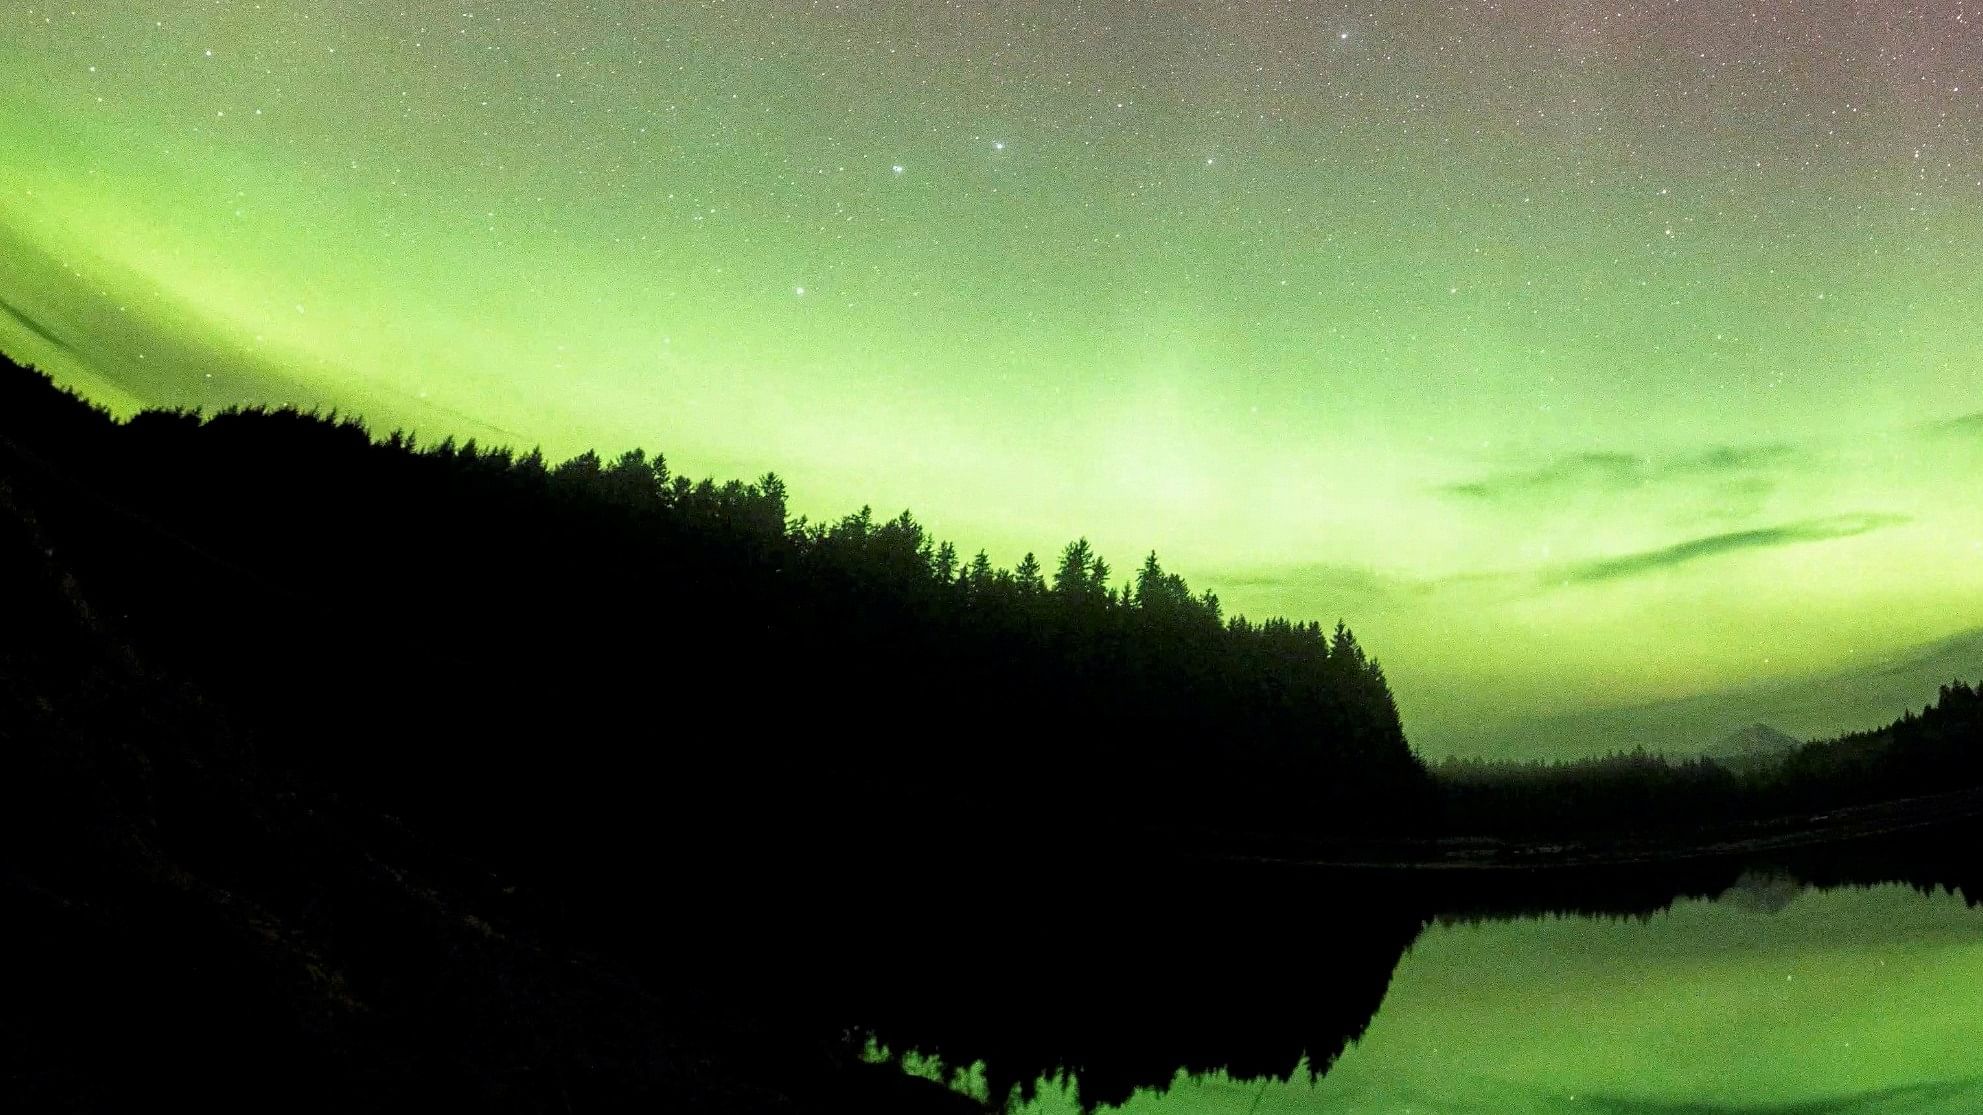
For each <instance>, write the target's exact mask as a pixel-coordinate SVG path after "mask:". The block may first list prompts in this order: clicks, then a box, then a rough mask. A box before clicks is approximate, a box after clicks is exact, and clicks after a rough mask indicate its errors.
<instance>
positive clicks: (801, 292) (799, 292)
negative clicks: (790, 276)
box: [792, 286, 806, 298]
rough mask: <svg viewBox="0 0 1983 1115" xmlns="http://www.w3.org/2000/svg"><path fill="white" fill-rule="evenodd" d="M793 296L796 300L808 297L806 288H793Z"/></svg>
mask: <svg viewBox="0 0 1983 1115" xmlns="http://www.w3.org/2000/svg"><path fill="white" fill-rule="evenodd" d="M792 296H793V297H795V298H804V297H805V296H806V288H805V287H802V286H795V287H793V288H792Z"/></svg>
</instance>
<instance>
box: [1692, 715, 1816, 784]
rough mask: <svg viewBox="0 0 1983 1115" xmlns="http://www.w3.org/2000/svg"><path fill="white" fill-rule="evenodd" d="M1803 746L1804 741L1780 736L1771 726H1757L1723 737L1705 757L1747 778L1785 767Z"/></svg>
mask: <svg viewBox="0 0 1983 1115" xmlns="http://www.w3.org/2000/svg"><path fill="white" fill-rule="evenodd" d="M1802 746H1804V741H1803V740H1800V739H1798V738H1796V737H1795V736H1790V735H1786V734H1784V733H1783V732H1779V731H1777V730H1776V729H1775V728H1772V727H1770V726H1769V725H1768V724H1763V723H1755V724H1751V725H1749V726H1748V727H1746V728H1737V729H1736V730H1734V731H1732V732H1730V733H1728V734H1727V735H1725V736H1723V737H1721V738H1720V739H1718V740H1716V741H1715V742H1714V743H1713V744H1711V745H1709V746H1708V747H1707V748H1706V749H1705V750H1704V751H1702V754H1703V755H1705V756H1707V757H1708V758H1710V759H1713V760H1714V761H1715V762H1717V763H1720V764H1721V765H1722V766H1724V767H1727V768H1728V769H1729V770H1732V771H1735V772H1736V773H1738V774H1745V773H1749V772H1752V771H1757V770H1762V769H1764V768H1766V767H1771V766H1774V765H1776V764H1778V763H1781V762H1782V761H1783V760H1784V758H1785V757H1786V756H1788V755H1789V754H1790V753H1791V752H1792V751H1795V750H1796V749H1797V748H1799V747H1802Z"/></svg>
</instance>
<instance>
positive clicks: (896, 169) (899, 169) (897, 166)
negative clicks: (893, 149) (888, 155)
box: [888, 163, 902, 174]
mask: <svg viewBox="0 0 1983 1115" xmlns="http://www.w3.org/2000/svg"><path fill="white" fill-rule="evenodd" d="M888 169H890V170H892V171H894V172H895V173H897V174H900V173H902V164H901V163H897V164H895V165H894V166H892V167H889V168H888Z"/></svg>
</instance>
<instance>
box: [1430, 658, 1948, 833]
mask: <svg viewBox="0 0 1983 1115" xmlns="http://www.w3.org/2000/svg"><path fill="white" fill-rule="evenodd" d="M1432 770H1433V773H1434V775H1435V776H1436V780H1437V782H1438V784H1439V786H1440V788H1441V796H1442V798H1443V799H1444V800H1443V807H1444V808H1443V816H1444V817H1445V823H1446V825H1447V827H1448V830H1449V831H1452V832H1460V833H1493V834H1496V835H1500V836H1507V837H1524V836H1527V837H1541V836H1563V835H1616V834H1621V833H1635V834H1641V835H1644V834H1659V833H1672V832H1684V831H1688V830H1699V829H1704V828H1713V827H1715V826H1727V825H1731V824H1736V823H1740V822H1749V823H1755V822H1763V821H1772V820H1780V819H1794V818H1797V817H1800V816H1801V817H1806V818H1809V817H1810V816H1811V815H1813V814H1821V813H1824V812H1825V811H1828V810H1836V809H1842V808H1848V807H1854V806H1864V805H1868V804H1870V803H1877V802H1889V801H1895V800H1899V799H1907V798H1917V797H1925V796H1931V795H1939V794H1947V793H1949V792H1951V791H1955V790H1962V789H1967V788H1974V787H1978V786H1983V695H1980V694H1979V692H1978V690H1977V689H1976V688H1975V687H1973V686H1971V685H1969V684H1968V683H1966V682H1963V681H1961V680H1956V681H1953V682H1950V683H1949V684H1947V685H1943V686H1942V687H1941V688H1940V691H1939V693H1938V694H1937V696H1936V698H1935V700H1934V702H1933V703H1931V704H1929V705H1927V706H1926V707H1925V708H1923V709H1922V710H1921V712H1919V713H1915V712H1913V711H1909V712H1907V713H1905V714H1903V715H1902V716H1901V718H1900V719H1899V720H1896V721H1894V722H1893V723H1891V724H1889V725H1886V726H1885V727H1881V728H1875V729H1871V730H1868V731H1863V732H1852V733H1847V734H1845V735H1841V736H1838V737H1836V738H1833V739H1828V740H1815V741H1812V742H1809V743H1805V744H1802V745H1800V746H1798V747H1795V748H1792V749H1790V750H1789V751H1788V752H1786V753H1785V754H1784V756H1783V757H1782V758H1781V759H1780V760H1779V761H1776V762H1768V763H1762V764H1758V765H1756V766H1754V767H1753V768H1752V769H1744V770H1730V769H1729V768H1728V767H1726V766H1724V765H1722V764H1721V763H1718V762H1716V761H1715V760H1713V759H1711V758H1707V757H1703V756H1689V757H1685V758H1679V759H1670V758H1667V757H1665V756H1662V755H1659V754H1655V753H1652V752H1648V751H1646V750H1645V749H1643V748H1639V749H1635V750H1634V751H1632V752H1630V753H1615V754H1611V755H1606V756H1602V757H1594V758H1588V759H1575V760H1567V761H1555V762H1528V763H1521V762H1505V761H1502V762H1497V761H1490V760H1482V759H1453V758H1449V759H1445V760H1442V761H1440V762H1439V763H1436V764H1434V765H1433V767H1432Z"/></svg>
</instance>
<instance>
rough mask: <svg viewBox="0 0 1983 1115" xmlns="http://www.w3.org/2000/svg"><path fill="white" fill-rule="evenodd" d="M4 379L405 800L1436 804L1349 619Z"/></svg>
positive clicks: (186, 580) (589, 464)
mask: <svg viewBox="0 0 1983 1115" xmlns="http://www.w3.org/2000/svg"><path fill="white" fill-rule="evenodd" d="M0 378H4V387H0V414H4V415H5V418H4V419H0V433H4V434H5V436H6V437H7V438H9V439H10V440H11V442H12V443H13V444H14V445H15V446H16V448H17V449H18V450H24V451H26V452H28V453H30V454H32V455H33V457H34V458H35V459H36V460H37V461H38V462H40V463H41V464H43V465H44V466H45V467H47V468H48V469H49V470H50V471H51V473H52V474H55V475H60V476H62V477H64V478H65V479H66V480H67V482H69V483H71V484H73V485H75V486H76V487H77V488H78V490H79V491H84V492H87V493H88V495H89V497H90V498H93V499H97V500H101V501H103V502H104V503H106V504H107V505H110V506H114V507H116V508H118V509H119V511H120V512H121V513H122V515H123V517H122V519H120V520H118V521H117V522H116V523H115V525H113V526H112V527H110V528H108V529H107V530H106V529H105V528H103V527H102V526H101V525H100V524H98V523H89V524H85V523H84V522H83V521H81V520H80V519H78V520H77V521H76V522H74V523H72V524H63V525H64V526H65V527H66V526H73V527H75V528H76V529H78V530H82V529H88V530H95V531H99V532H101V533H102V536H101V537H96V538H90V537H87V536H84V537H75V538H71V539H68V542H69V544H70V546H71V547H72V549H73V550H75V551H76V552H75V561H76V562H77V564H78V567H79V574H81V575H84V576H86V577H87V578H88V579H89V581H90V583H91V584H92V586H93V587H94V590H95V591H97V592H98V593H100V594H101V595H102V596H103V597H104V598H106V599H109V600H114V601H115V603H116V606H117V607H118V608H119V609H120V610H121V611H122V612H123V613H125V614H126V615H127V616H128V617H129V618H128V622H129V624H130V626H131V628H132V630H133V632H134V634H135V636H136V637H137V638H138V640H139V641H140V643H141V644H142V645H144V646H147V647H156V648H158V649H160V650H162V651H163V652H165V654H166V656H167V657H169V658H170V660H172V661H174V662H176V663H177V662H184V663H190V664H193V665H194V667H195V676H196V678H197V680H198V681H199V682H200V683H201V684H203V685H206V686H208V687H209V688H211V689H212V690H213V691H215V692H217V693H220V694H222V695H223V696H224V697H226V698H227V700H228V701H229V703H230V704H238V705H240V706H241V707H244V708H247V709H252V710H254V712H255V713H256V714H257V715H258V717H259V719H260V722H261V726H263V727H266V728H268V729H270V730H271V733H272V738H274V739H277V740H280V741H281V746H284V747H289V748H294V749H295V757H296V758H298V759H301V760H305V761H308V762H310V763H313V764H329V765H330V766H333V767H338V768H342V769H344V770H346V771H347V772H350V773H356V772H358V771H365V772H368V773H369V776H370V777H371V779H372V782H373V783H375V784H376V785H377V786H378V787H380V788H382V790H384V792H387V793H389V794H391V795H393V796H395V797H396V799H398V800H399V803H400V804H402V805H408V804H414V803H417V804H418V805H419V806H420V807H422V808H425V807H427V806H429V805H430V804H431V802H432V801H433V800H434V799H435V798H436V797H445V798H448V799H452V800H459V799H462V798H464V797H470V798H474V799H479V800H483V801H494V800H499V799H501V800H506V799H508V798H510V797H511V796H512V795H520V797H518V799H517V801H516V802H515V804H517V805H527V806H528V807H529V811H530V812H532V813H537V814H540V815H541V814H544V813H545V812H546V811H549V812H550V813H553V814H554V813H556V812H557V811H558V810H561V809H565V808H569V809H571V810H573V811H575V812H578V813H580V814H590V813H593V812H595V811H596V809H595V802H594V799H593V795H594V794H595V793H596V792H597V790H598V784H599V783H601V782H611V783H613V784H616V785H620V786H625V787H628V788H629V792H632V793H636V794H638V795H640V798H639V800H640V801H641V802H642V803H650V802H654V801H656V800H657V799H656V798H655V797H654V796H653V795H659V799H661V800H667V799H669V798H670V797H671V796H672V795H676V794H680V795H682V796H683V797H684V798H686V799H688V800H691V801H703V800H706V799H707V798H708V796H709V795H710V794H711V793H712V792H716V793H719V794H720V793H721V791H722V790H723V789H724V788H725V787H730V786H735V787H737V788H739V789H747V792H748V796H755V795H756V794H757V792H758V791H759V790H763V789H767V788H769V787H772V786H779V785H783V786H784V787H786V788H790V787H793V786H804V787H807V788H809V789H810V790H811V791H812V792H815V793H824V792H825V791H824V788H825V787H828V786H832V787H845V786H848V785H854V784H859V785H863V786H868V787H872V788H875V792H876V793H878V794H881V795H884V796H886V795H895V794H900V793H905V792H911V791H913V792H918V793H936V794H941V795H944V796H947V797H951V798H957V799H962V798H971V799H975V800H983V801H997V802H998V806H999V809H1000V811H1001V812H1002V813H1009V811H1011V810H1013V809H1015V808H1016V809H1020V810H1022V811H1023V810H1028V809H1030V810H1031V811H1033V812H1036V813H1038V814H1039V815H1040V816H1042V817H1053V816H1054V815H1056V814H1073V813H1082V814H1090V815H1093V814H1107V815H1110V816H1111V817H1112V818H1115V819H1121V818H1125V817H1126V818H1130V819H1132V820H1135V821H1137V822H1138V823H1150V824H1159V825H1162V826H1167V827H1170V826H1180V825H1197V824H1227V825H1231V824H1239V825H1245V826H1248V827H1266V828H1276V827H1282V828H1301V829H1324V830H1326V829H1330V828H1350V827H1365V826H1371V825H1393V824H1396V823H1397V822H1398V820H1399V818H1400V817H1401V815H1402V816H1409V815H1410V813H1411V812H1413V811H1409V810H1408V811H1402V813H1401V811H1400V810H1399V809H1398V808H1397V805H1398V803H1400V802H1401V801H1404V800H1407V799H1415V798H1419V797H1422V796H1423V795H1424V794H1425V792H1426V789H1427V784H1426V781H1425V778H1424V774H1423V770H1422V768H1421V767H1420V765H1419V763H1418V761H1417V760H1416V758H1415V757H1414V755H1413V754H1412V752H1411V750H1410V748H1409V747H1408V746H1407V744H1406V742H1405V737H1404V733H1403V730H1402V727H1401V726H1400V724H1399V721H1398V715H1397V710H1396V707H1395V705H1394V703H1393V701H1392V698H1391V694H1390V691H1389V689H1388V687H1387V686H1386V684H1385V681H1384V676H1383V671H1382V669H1381V668H1380V667H1379V665H1378V664H1377V663H1376V661H1374V660H1372V659H1370V658H1368V657H1367V656H1366V654H1365V652H1364V650H1363V648H1362V647H1360V646H1359V645H1358V644H1357V642H1356V640H1355V637H1354V636H1353V635H1352V634H1351V633H1350V631H1349V630H1348V629H1347V628H1346V627H1344V626H1343V625H1341V624H1338V625H1337V626H1336V628H1335V629H1334V631H1333V632H1325V631H1324V630H1323V629H1322V628H1321V627H1320V625H1318V624H1302V623H1291V622H1288V621H1286V620H1281V619H1272V620H1267V621H1265V622H1252V621H1249V620H1248V619H1246V618H1244V617H1232V618H1230V619H1228V618H1225V617H1223V616H1222V614H1221V610H1220V607H1219V603H1218V601H1217V599H1216V598H1215V597H1213V596H1212V595H1211V594H1209V593H1207V594H1203V595H1194V594H1193V593H1192V592H1191V591H1190V589H1189V588H1188V587H1187V586H1186V584H1185V583H1184V581H1183V580H1182V579H1181V578H1179V577H1178V576H1177V575H1175V574H1172V573H1169V572H1167V571H1165V570H1164V569H1163V568H1162V567H1161V565H1160V564H1159V563H1158V561H1157V558H1156V556H1155V555H1154V554H1152V555H1150V556H1149V557H1148V558H1146V559H1145V560H1144V562H1143V563H1142V565H1141V566H1140V567H1139V568H1138V569H1137V571H1136V572H1135V574H1134V575H1133V576H1132V577H1130V578H1127V579H1126V580H1125V581H1123V582H1122V583H1120V584H1116V583H1112V580H1111V570H1110V566H1109V564H1108V563H1107V562H1106V561H1104V560H1103V559H1102V558H1101V557H1100V556H1099V555H1097V554H1096V553H1094V552H1093V550H1092V549H1091V547H1090V546H1089V545H1088V543H1087V542H1086V541H1085V540H1081V541H1076V542H1074V543H1071V544H1069V545H1068V546H1067V547H1066V548H1065V549H1064V550H1063V551H1061V553H1060V555H1059V557H1058V559H1057V560H1056V562H1055V563H1054V566H1053V568H1051V569H1046V568H1043V567H1042V565H1041V563H1040V562H1039V561H1038V560H1037V559H1035V558H1034V557H1033V556H1032V555H1030V554H1029V555H1027V557H1026V558H1025V559H1024V560H1023V561H1022V562H1020V564H1019V565H1018V566H1017V567H1016V568H1012V569H1000V568H996V567H994V566H993V565H992V563H991V562H990V561H989V560H988V558H987V556H986V555H985V554H983V553H979V554H976V555H974V556H973V557H971V558H969V559H963V558H961V557H960V556H959V555H958V554H957V552H956V551H955V550H954V548H953V547H952V546H951V545H950V544H949V543H942V542H938V541H937V540H935V539H933V538H932V537H931V536H930V535H929V534H928V532H927V531H926V530H924V528H923V527H922V526H921V525H920V524H919V523H917V522H916V520H915V519H914V518H913V517H912V516H911V515H909V514H908V513H906V512H905V513H903V514H901V515H899V516H897V517H894V518H888V519H879V518H877V517H875V516H873V515H872V514H871V512H870V511H869V510H867V509H865V508H864V509H862V510H861V511H859V512H857V513H855V514H851V515H847V516H845V517H843V518H840V519H837V520H833V521H828V522H817V523H815V522H808V521H806V520H804V519H797V520H794V519H791V518H789V517H788V512H787V508H786V492H785V486H784V484H783V482H782V481H780V480H779V478H778V477H776V476H775V475H771V474H767V475H765V476H763V477H761V478H760V479H759V480H757V481H756V482H753V483H743V482H739V481H730V482H727V483H721V484H718V483H715V482H712V481H710V480H701V481H691V480H690V479H688V478H686V477H680V476H675V475H673V474H672V473H671V471H670V470H669V468H668V466H667V464H666V462H665V460H664V459H663V458H662V457H661V456H659V455H656V456H653V457H649V456H647V455H646V454H644V453H642V452H641V451H639V450H634V451H630V452H627V453H624V454H621V455H619V456H618V457H615V458H612V459H610V460H608V459H604V458H601V457H599V456H598V455H596V454H594V453H585V454H581V455H579V456H577V457H574V458H572V459H570V460H567V461H564V462H562V463H557V464H551V463H548V462H546V461H545V460H544V459H543V458H542V457H541V456H540V455H539V454H538V453H536V452H530V453H525V454H517V453H513V452H512V451H511V450H509V449H507V448H497V449H484V448H482V447H479V446H477V445H476V444H475V443H474V442H472V441H471V442H467V443H464V444H459V445H458V444H456V443H454V442H453V441H452V440H443V441H441V442H439V443H437V444H433V445H428V446H424V447H417V446H416V445H415V443H414V442H413V440H412V439H411V438H409V437H406V436H404V435H402V434H399V433H394V434H392V435H391V436H389V437H387V438H384V439H381V440H375V439H373V438H372V437H371V436H369V435H368V433H367V431H366V430H365V429H364V427H363V426H362V425H360V424H359V423H358V422H356V421H353V420H349V419H345V420H339V419H338V418H337V417H336V416H335V415H329V416H319V415H313V414H305V413H299V412H295V411H284V410H276V411H268V410H253V409H251V410H230V411H226V412H223V413H219V414H216V415H213V416H211V417H202V416H199V415H196V414H192V413H185V412H161V411H148V412H144V413H141V414H139V415H137V416H135V417H133V418H132V419H131V420H129V421H128V422H125V423H116V422H113V421H111V420H110V419H109V418H108V417H107V415H105V414H104V413H102V412H100V411H98V410H95V409H93V408H91V407H89V406H87V405H85V404H84V403H82V402H81V401H80V400H78V399H76V398H75V397H74V396H72V395H69V394H67V393H65V392H61V391H58V390H57V389H55V388H54V387H53V386H52V384H51V383H50V382H49V381H48V380H47V379H46V377H43V376H40V375H38V374H36V373H33V372H30V371H27V370H24V369H21V368H19V367H17V366H10V367H8V368H7V369H6V371H5V375H4V377H0ZM56 533H57V534H58V536H60V535H61V533H62V531H61V530H59V529H58V530H57V531H56ZM133 547H136V548H137V550H136V552H135V553H134V551H133ZM137 554H143V556H142V557H141V558H140V557H138V556H137ZM553 754H555V755H556V756H557V757H558V762H557V764H555V765H556V766H557V767H559V768H562V769H563V770H564V771H568V772H570V773H571V776H572V777H573V779H574V782H573V784H571V785H564V786H560V785H558V782H559V780H560V777H561V776H560V774H559V773H558V771H554V770H548V769H547V767H549V766H551V765H552V764H549V763H547V761H546V760H547V758H548V757H549V756H550V755H553ZM822 780H823V781H822ZM745 784H748V786H747V787H746V785H745ZM636 788H637V789H636ZM554 791H569V792H570V799H569V800H565V801H561V800H560V799H559V798H558V797H557V796H556V794H555V792H554ZM771 796H772V797H781V798H782V795H780V794H776V793H774V794H772V795H771ZM779 804H785V802H783V801H782V800H781V801H780V803H779ZM463 808H472V807H469V806H466V805H464V806H463ZM514 814H515V810H513V809H510V808H507V807H505V808H504V809H502V810H501V811H500V814H499V815H497V816H491V817H487V818H481V820H483V821H486V822H489V823H492V824H500V825H501V826H502V827H504V828H506V829H508V828H512V827H514V826H515V825H516V824H517V822H518V818H517V817H516V816H515V815H514ZM1112 823H1113V822H1112ZM547 827H551V828H553V829H556V828H559V827H561V825H560V823H559V822H556V821H547ZM532 839H533V841H534V840H535V837H534V836H533V838H532Z"/></svg>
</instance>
